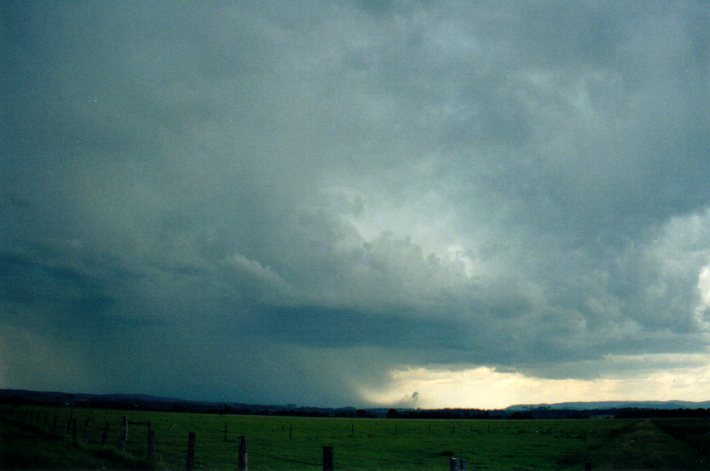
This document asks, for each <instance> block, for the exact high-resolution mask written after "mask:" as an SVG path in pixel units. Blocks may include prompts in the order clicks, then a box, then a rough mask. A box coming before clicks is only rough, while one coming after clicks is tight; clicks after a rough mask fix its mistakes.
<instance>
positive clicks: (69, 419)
mask: <svg viewBox="0 0 710 471" xmlns="http://www.w3.org/2000/svg"><path fill="white" fill-rule="evenodd" d="M73 417H74V412H69V418H68V419H67V427H66V428H65V429H64V435H69V432H70V431H71V421H72V418H73Z"/></svg>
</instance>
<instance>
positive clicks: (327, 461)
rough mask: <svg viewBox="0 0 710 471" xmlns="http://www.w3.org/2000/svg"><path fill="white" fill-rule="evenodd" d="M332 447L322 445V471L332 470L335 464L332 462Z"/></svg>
mask: <svg viewBox="0 0 710 471" xmlns="http://www.w3.org/2000/svg"><path fill="white" fill-rule="evenodd" d="M333 462H334V459H333V447H332V446H324V447H323V471H333V470H334V469H335V466H334V464H333Z"/></svg>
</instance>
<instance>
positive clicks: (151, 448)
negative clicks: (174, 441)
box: [147, 420, 155, 460]
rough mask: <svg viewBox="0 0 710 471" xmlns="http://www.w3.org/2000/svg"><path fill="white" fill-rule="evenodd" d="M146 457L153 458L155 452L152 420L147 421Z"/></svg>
mask: <svg viewBox="0 0 710 471" xmlns="http://www.w3.org/2000/svg"><path fill="white" fill-rule="evenodd" d="M147 438H148V459H149V460H151V459H153V453H154V452H155V431H154V430H153V421H151V420H149V421H148V437H147Z"/></svg>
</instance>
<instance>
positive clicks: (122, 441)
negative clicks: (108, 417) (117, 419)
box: [119, 415, 128, 450]
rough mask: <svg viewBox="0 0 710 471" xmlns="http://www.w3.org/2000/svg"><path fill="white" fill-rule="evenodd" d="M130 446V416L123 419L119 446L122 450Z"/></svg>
mask: <svg viewBox="0 0 710 471" xmlns="http://www.w3.org/2000/svg"><path fill="white" fill-rule="evenodd" d="M127 444H128V416H126V415H124V416H123V419H121V437H120V438H119V445H120V447H121V450H125V449H126V445H127Z"/></svg>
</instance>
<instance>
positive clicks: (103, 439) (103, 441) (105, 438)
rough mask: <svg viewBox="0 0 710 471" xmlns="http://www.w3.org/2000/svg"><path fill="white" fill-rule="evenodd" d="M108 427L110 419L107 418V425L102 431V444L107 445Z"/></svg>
mask: <svg viewBox="0 0 710 471" xmlns="http://www.w3.org/2000/svg"><path fill="white" fill-rule="evenodd" d="M108 428H109V425H108V420H107V421H106V425H104V431H103V432H102V433H101V444H102V445H105V444H106V440H108Z"/></svg>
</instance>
